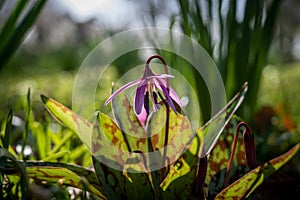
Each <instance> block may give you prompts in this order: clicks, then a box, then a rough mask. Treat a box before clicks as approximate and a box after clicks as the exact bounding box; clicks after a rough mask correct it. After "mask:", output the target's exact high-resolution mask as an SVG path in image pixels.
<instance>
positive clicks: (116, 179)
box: [93, 155, 126, 199]
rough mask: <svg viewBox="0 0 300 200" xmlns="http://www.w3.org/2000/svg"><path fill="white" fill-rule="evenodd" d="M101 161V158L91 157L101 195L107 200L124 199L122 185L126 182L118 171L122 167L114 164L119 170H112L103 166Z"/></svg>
mask: <svg viewBox="0 0 300 200" xmlns="http://www.w3.org/2000/svg"><path fill="white" fill-rule="evenodd" d="M99 156H100V155H99ZM102 161H103V160H102V159H101V158H99V157H95V156H93V163H94V168H95V172H96V175H97V179H98V181H99V183H100V185H101V186H102V191H103V194H104V195H105V196H106V197H107V198H108V199H122V198H124V194H125V193H124V184H125V182H126V178H125V176H123V174H122V171H121V170H120V169H121V168H122V166H121V165H119V164H118V163H115V166H118V167H119V169H114V168H111V167H109V166H108V165H106V164H104V163H103V162H102ZM111 162H113V161H111Z"/></svg>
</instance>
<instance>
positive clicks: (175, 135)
mask: <svg viewBox="0 0 300 200" xmlns="http://www.w3.org/2000/svg"><path fill="white" fill-rule="evenodd" d="M166 117H167V116H166V107H165V106H161V107H160V109H159V110H158V111H157V112H154V113H153V114H152V115H151V116H150V120H149V121H148V124H147V132H148V134H149V136H150V137H151V144H152V149H153V151H160V152H161V155H163V154H164V153H165V157H167V159H168V160H169V162H174V161H175V160H177V159H178V158H179V157H180V156H181V155H182V153H183V152H184V151H185V150H186V148H187V146H188V143H189V142H190V141H191V140H192V138H193V136H194V133H193V131H192V128H191V124H190V121H189V119H188V117H187V116H185V115H182V114H180V113H177V114H176V113H175V112H174V111H173V110H172V109H169V124H168V126H169V130H168V135H166V127H167V126H166ZM165 140H167V142H166V141H165ZM165 144H167V146H165ZM164 151H165V152H164ZM167 164H168V163H167Z"/></svg>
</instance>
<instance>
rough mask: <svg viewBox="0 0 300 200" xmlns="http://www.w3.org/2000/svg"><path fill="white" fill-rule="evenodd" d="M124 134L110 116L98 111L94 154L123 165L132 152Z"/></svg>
mask: <svg viewBox="0 0 300 200" xmlns="http://www.w3.org/2000/svg"><path fill="white" fill-rule="evenodd" d="M123 134H124V133H123V132H122V131H121V130H120V129H119V127H118V126H117V125H116V123H115V122H114V121H113V120H112V119H111V118H110V117H109V116H107V115H106V114H104V113H101V112H98V116H97V120H96V122H95V126H94V130H93V135H92V154H93V155H94V156H100V157H99V158H101V159H108V160H107V161H108V162H109V160H113V161H114V162H117V163H119V165H121V166H123V165H124V164H125V163H126V159H127V158H128V157H129V153H130V152H129V146H128V143H127V142H126V140H125V137H124V135H123ZM103 161H105V160H103ZM120 170H121V171H122V169H120Z"/></svg>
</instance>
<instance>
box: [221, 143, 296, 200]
mask: <svg viewBox="0 0 300 200" xmlns="http://www.w3.org/2000/svg"><path fill="white" fill-rule="evenodd" d="M299 149H300V144H297V145H295V146H294V147H293V148H292V149H291V150H289V151H288V152H286V153H284V154H282V155H280V156H278V157H276V158H274V159H272V160H270V161H268V162H266V163H264V164H263V165H261V166H259V167H257V168H255V169H253V170H251V171H250V172H249V173H247V174H246V175H244V176H243V177H241V178H240V179H238V180H237V181H235V182H234V183H232V184H231V185H229V186H228V187H226V188H225V189H224V190H223V191H222V192H220V193H219V194H218V195H217V196H216V199H242V198H247V197H249V195H250V194H251V193H252V192H253V191H254V190H255V189H256V188H257V187H258V186H259V185H260V184H262V183H263V181H264V180H265V179H267V178H268V177H269V176H270V175H272V174H273V173H274V172H275V171H277V170H279V169H280V168H281V167H282V166H283V165H285V164H286V163H287V162H288V161H289V160H290V159H291V158H293V156H295V154H296V153H297V152H298V151H299Z"/></svg>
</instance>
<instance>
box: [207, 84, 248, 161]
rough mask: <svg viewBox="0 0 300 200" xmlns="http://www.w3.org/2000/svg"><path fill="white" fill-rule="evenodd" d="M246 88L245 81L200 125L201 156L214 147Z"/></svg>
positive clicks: (242, 97)
mask: <svg viewBox="0 0 300 200" xmlns="http://www.w3.org/2000/svg"><path fill="white" fill-rule="evenodd" d="M247 90H248V84H247V82H246V83H245V84H244V85H243V87H242V88H241V90H240V91H239V92H238V93H237V94H236V95H235V96H234V97H233V98H232V99H231V100H230V101H229V102H228V104H227V105H226V106H225V107H224V108H223V109H222V110H220V111H219V112H218V113H217V114H216V115H215V116H214V117H213V118H212V119H211V120H209V121H208V122H207V123H206V124H205V125H204V126H202V127H201V129H202V130H203V134H204V149H203V151H202V154H201V157H204V156H206V155H208V154H209V153H210V152H211V150H212V149H213V148H214V145H215V144H216V142H217V141H218V139H219V137H220V135H221V133H222V132H223V130H224V128H225V126H226V124H228V122H229V121H230V119H231V117H232V116H233V114H234V113H235V112H236V111H237V109H238V108H239V107H240V105H241V104H242V102H243V100H244V98H245V95H246V92H247Z"/></svg>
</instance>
